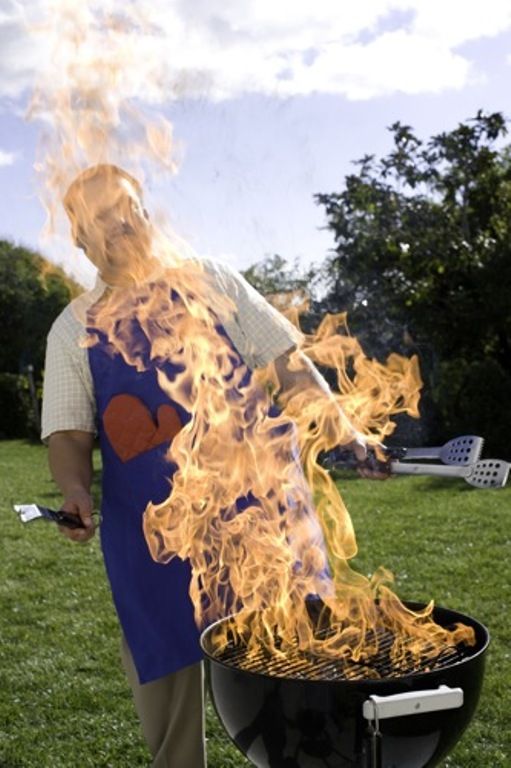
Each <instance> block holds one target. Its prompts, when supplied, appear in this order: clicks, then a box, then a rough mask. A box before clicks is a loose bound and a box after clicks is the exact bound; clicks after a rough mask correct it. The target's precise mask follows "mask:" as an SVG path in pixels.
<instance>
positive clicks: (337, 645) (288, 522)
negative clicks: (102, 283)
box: [30, 0, 472, 660]
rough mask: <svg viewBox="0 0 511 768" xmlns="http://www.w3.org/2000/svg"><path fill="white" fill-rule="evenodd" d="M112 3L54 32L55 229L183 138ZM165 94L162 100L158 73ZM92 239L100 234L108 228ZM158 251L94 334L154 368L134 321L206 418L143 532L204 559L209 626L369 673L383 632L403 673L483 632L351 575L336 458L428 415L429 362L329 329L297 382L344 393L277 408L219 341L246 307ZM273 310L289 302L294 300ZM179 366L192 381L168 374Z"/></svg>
mask: <svg viewBox="0 0 511 768" xmlns="http://www.w3.org/2000/svg"><path fill="white" fill-rule="evenodd" d="M103 5H104V4H103ZM104 7H105V8H106V10H103V11H102V12H101V13H99V15H98V12H97V9H96V5H95V4H94V3H87V2H84V3H81V4H80V5H79V6H77V5H76V4H75V3H69V2H65V1H64V0H60V2H55V3H53V13H52V16H51V17H49V18H48V19H47V20H46V21H44V22H42V23H41V25H40V27H39V33H40V32H41V30H42V32H43V33H44V34H45V35H47V36H49V38H50V40H51V41H53V58H52V61H53V64H52V65H51V66H49V68H47V70H45V74H44V76H42V77H41V80H40V82H39V83H38V85H37V89H36V91H35V93H34V97H33V99H32V105H31V110H30V115H31V116H32V117H37V116H40V115H41V114H44V116H45V118H46V122H47V128H46V131H45V139H44V142H43V145H42V156H41V158H40V160H39V165H38V168H39V170H40V172H41V174H42V178H43V180H44V183H45V189H46V192H47V195H46V197H47V199H48V200H49V201H50V202H49V203H48V211H49V213H50V221H53V218H54V216H53V214H54V211H55V202H56V201H57V200H60V199H62V197H63V195H64V192H65V190H66V188H67V186H68V184H69V182H70V181H71V180H72V179H73V178H74V176H75V175H76V173H77V172H78V171H79V170H81V169H83V168H84V167H86V166H88V165H93V164H95V163H106V162H109V163H112V162H114V163H118V164H120V165H123V166H125V165H126V163H125V162H124V158H129V163H128V166H129V170H130V171H131V172H135V175H138V177H140V176H141V171H142V169H145V173H146V175H147V174H151V173H152V174H154V173H156V171H157V170H158V169H161V168H166V169H169V168H172V167H173V161H172V157H171V154H170V150H171V147H172V142H171V136H172V132H171V126H170V124H169V123H168V122H167V121H165V120H163V119H162V118H159V117H158V118H157V119H153V118H150V117H149V116H148V113H144V112H143V111H142V110H141V108H140V104H139V103H138V107H137V108H135V106H134V100H133V97H134V96H136V97H139V96H140V89H139V90H138V91H137V92H136V93H134V92H133V90H134V85H133V82H132V80H130V73H131V74H133V73H134V72H135V73H136V72H137V69H136V64H137V62H138V59H137V51H139V50H140V48H141V44H142V43H144V42H145V41H146V40H147V36H148V35H149V34H151V30H153V28H154V27H153V25H152V23H151V22H150V21H149V20H147V19H145V20H143V19H141V18H140V16H139V15H137V14H135V11H134V6H133V5H132V4H128V5H127V6H126V11H125V13H124V14H121V15H119V14H118V13H116V14H109V13H108V9H109V7H110V4H108V3H107V4H106V6H105V5H104ZM37 32H38V30H36V33H37ZM143 50H144V51H146V52H147V51H148V49H147V45H144V47H143ZM149 58H150V57H149ZM57 69H58V77H57ZM144 71H148V62H147V61H146V62H145V63H144ZM136 82H138V80H137V81H136ZM150 85H151V93H152V94H153V98H154V92H155V90H157V88H158V79H157V77H155V78H154V79H153V80H152V81H151V84H150ZM160 95H161V94H160ZM81 204H82V206H83V205H85V201H84V200H82V201H81ZM82 213H83V212H82ZM89 226H90V227H91V228H93V227H95V226H97V224H96V223H95V221H93V220H92V214H91V220H90V222H89ZM151 238H152V249H153V250H152V259H154V261H151V270H150V275H147V274H144V270H143V269H142V270H141V269H140V258H139V256H140V254H138V256H137V259H134V261H136V264H134V263H130V264H129V265H127V270H128V271H129V272H130V274H131V276H132V278H133V279H132V281H131V283H132V285H133V287H130V288H124V289H123V290H120V291H119V290H117V291H116V290H113V291H111V292H110V293H109V294H108V295H106V296H105V298H104V300H103V301H102V302H101V304H100V305H99V306H98V307H97V309H96V313H95V318H94V322H95V325H96V327H97V329H98V330H99V331H101V332H102V333H103V334H105V335H106V337H107V338H108V340H109V342H110V344H111V345H112V349H113V350H114V351H115V352H116V353H119V354H122V355H123V357H124V358H125V360H126V361H127V363H128V364H130V365H133V366H135V367H137V368H139V369H140V368H142V367H144V366H146V365H147V364H148V362H147V360H146V359H143V358H142V357H141V355H140V351H139V347H138V346H137V345H136V344H134V342H133V338H132V337H131V335H130V333H129V328H130V327H131V325H130V324H131V323H132V322H134V321H136V324H137V327H138V328H139V329H140V330H141V332H142V333H143V334H144V335H145V337H146V339H147V340H148V342H149V343H150V348H151V355H150V357H151V360H150V362H149V364H150V365H154V366H155V367H156V369H157V370H158V381H159V384H160V386H161V388H162V389H163V390H164V391H165V392H166V393H168V395H169V397H170V398H172V400H174V401H176V402H177V403H179V404H180V405H182V406H183V408H185V409H186V411H188V412H189V413H190V414H191V419H190V421H189V422H188V423H187V424H186V425H185V426H184V427H183V429H182V430H181V431H180V432H179V433H178V435H177V436H176V437H175V438H174V440H173V442H172V444H171V446H170V448H169V451H168V460H169V463H172V464H173V465H174V466H176V467H177V470H176V471H175V473H174V475H173V478H172V486H171V491H170V495H169V497H168V499H167V500H166V501H165V502H164V503H162V504H158V505H154V504H149V505H148V507H147V509H146V511H145V517H144V532H145V536H146V539H147V543H148V546H149V548H150V551H151V554H152V556H153V557H154V558H155V559H156V560H159V561H160V562H168V561H169V560H170V559H172V558H173V557H180V558H182V559H189V561H190V563H191V566H192V581H191V587H190V594H191V598H192V600H193V604H194V606H195V611H196V618H197V622H198V623H199V624H201V625H205V624H207V623H209V622H211V621H212V620H214V619H216V618H218V617H221V616H225V615H226V614H229V615H230V614H232V615H234V618H233V622H232V624H231V626H230V631H234V632H237V633H238V634H239V635H240V636H242V637H243V638H244V640H245V642H246V643H247V644H248V645H249V647H250V648H260V647H261V646H264V647H266V648H268V649H270V650H272V651H273V652H279V653H280V652H282V651H283V650H284V651H285V648H286V645H293V644H296V643H297V642H298V644H299V645H300V646H301V647H303V648H308V649H312V650H313V651H315V652H318V653H321V654H332V655H335V656H336V657H346V658H348V659H354V660H357V659H361V658H366V657H368V656H370V655H371V654H372V653H374V652H375V651H376V650H377V645H378V631H377V630H378V629H380V628H382V629H385V630H390V631H391V632H392V633H393V635H394V637H395V643H394V650H393V653H394V658H395V659H399V658H402V657H403V656H407V657H411V658H412V659H415V660H419V659H422V658H424V657H428V656H434V655H436V654H437V653H438V652H439V650H440V649H441V648H442V647H443V646H444V645H445V644H454V643H457V642H459V641H461V640H464V641H466V642H470V641H471V640H472V637H471V630H469V629H467V628H463V627H456V628H454V629H453V630H452V631H448V630H446V629H443V628H441V627H439V626H437V625H436V624H434V623H433V621H432V619H431V613H432V605H429V606H428V607H427V608H425V609H424V610H423V611H422V612H420V613H413V612H411V611H409V610H408V609H407V608H405V607H404V606H403V605H402V604H401V603H400V601H399V600H398V598H397V597H396V596H395V595H394V594H393V592H392V591H391V590H390V587H389V582H390V581H391V575H390V574H389V573H388V572H387V571H385V570H384V569H381V570H379V571H378V572H377V573H376V574H375V575H374V576H373V577H372V578H371V579H367V578H365V577H364V576H362V575H361V574H359V573H357V572H356V571H354V570H353V569H352V568H351V567H350V565H349V560H350V559H351V558H352V557H353V556H354V555H355V554H356V541H355V534H354V531H353V526H352V523H351V520H350V517H349V514H348V512H347V510H346V508H345V506H344V504H343V502H342V499H341V497H340V495H339V492H338V489H337V487H336V485H335V483H334V482H333V480H332V478H331V477H330V475H329V474H328V472H327V471H326V470H325V469H324V468H322V467H321V466H320V464H319V463H318V456H319V455H320V454H321V453H322V452H324V451H327V450H329V449H331V448H333V447H334V446H336V445H342V444H345V443H347V442H348V441H349V440H350V439H351V436H352V426H353V427H355V428H356V429H357V430H358V431H360V432H361V433H363V434H365V435H366V437H367V439H368V441H369V443H371V444H374V445H378V444H379V443H380V441H383V440H384V439H385V438H386V437H387V436H388V435H389V434H390V433H391V432H392V430H393V428H394V425H393V422H392V420H391V417H392V416H393V415H394V414H396V413H399V412H406V413H408V414H410V415H411V416H417V415H418V411H417V407H418V398H419V390H420V387H421V381H420V375H419V370H418V362H417V358H416V357H413V358H411V359H406V358H403V357H399V356H398V355H391V356H390V357H389V358H388V360H387V362H386V364H385V365H383V364H381V363H378V362H376V361H375V360H370V359H368V358H367V357H366V356H365V355H364V353H363V351H362V349H361V347H360V345H359V343H358V341H357V340H356V339H355V338H353V337H352V336H351V335H350V334H349V332H348V329H347V325H346V316H345V315H328V316H326V317H325V318H324V320H323V321H322V323H321V324H320V326H319V328H318V330H317V332H316V333H315V334H314V335H310V336H303V343H302V345H301V348H300V349H296V350H295V351H294V353H293V354H291V356H290V360H289V368H290V369H291V370H293V371H295V372H299V371H300V369H301V368H303V369H304V370H305V369H306V368H307V366H306V365H305V363H304V358H303V356H302V355H303V354H305V355H306V356H307V357H308V358H309V359H310V360H311V361H313V362H314V363H316V364H318V365H321V366H323V367H326V368H330V369H331V370H332V371H334V372H335V375H336V378H337V383H338V389H339V392H340V393H341V394H333V393H326V392H325V393H321V392H320V391H318V389H317V388H313V387H296V388H295V389H294V390H292V391H288V392H286V393H285V394H282V395H280V396H279V397H278V400H277V401H276V400H275V397H276V393H278V390H279V378H278V374H277V371H276V369H275V366H274V365H270V366H269V367H268V369H266V370H262V371H261V370H260V371H257V372H256V373H255V374H251V373H250V371H248V369H247V367H246V365H245V364H244V363H243V361H242V360H241V359H240V357H239V355H238V354H237V352H236V350H235V349H234V348H233V346H232V344H231V342H230V340H229V338H228V337H227V336H226V334H225V333H224V332H223V330H222V328H221V324H222V323H224V324H228V322H229V318H230V317H232V313H233V312H234V310H235V308H234V307H233V306H231V305H230V303H229V301H228V300H226V299H225V297H223V296H222V295H220V294H219V293H218V291H216V290H215V286H214V285H213V284H212V283H211V281H210V279H209V277H208V276H207V274H206V273H205V272H204V271H203V269H202V268H201V265H200V262H199V261H198V260H194V259H189V258H184V256H183V254H182V253H180V252H179V248H176V241H175V240H174V241H170V240H169V239H168V238H167V237H166V236H164V234H163V233H162V231H157V230H156V227H153V229H152V231H151ZM104 256H105V258H107V257H108V253H106V254H104ZM155 264H157V266H156V267H155ZM274 299H275V302H276V304H277V305H279V302H280V306H284V305H287V306H289V297H287V298H284V299H283V297H280V298H279V297H274ZM299 313H300V307H292V309H291V310H290V316H291V319H293V321H294V322H295V323H296V324H298V316H299ZM119 318H122V319H123V320H126V321H127V322H118V319H119ZM168 361H170V362H172V363H173V364H174V365H175V366H177V368H178V370H179V371H181V372H180V373H177V374H176V375H174V376H172V377H169V376H167V375H166V374H165V362H168ZM276 405H277V406H278V408H276ZM342 413H343V414H344V416H342V415H341V414H342ZM384 492H385V489H384V488H382V493H384ZM311 595H314V596H318V597H319V598H321V600H322V602H323V604H324V605H325V610H327V611H328V615H329V625H330V630H331V631H330V632H329V633H328V635H327V637H326V638H322V639H321V638H319V637H318V635H317V633H315V632H314V627H313V625H312V623H311V620H310V617H309V611H308V598H309V597H310V596H311ZM277 639H278V640H277ZM217 642H218V644H219V646H221V645H222V643H224V642H226V636H225V635H224V636H218V637H217ZM277 646H278V648H277Z"/></svg>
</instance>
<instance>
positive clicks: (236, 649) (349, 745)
mask: <svg viewBox="0 0 511 768" xmlns="http://www.w3.org/2000/svg"><path fill="white" fill-rule="evenodd" d="M405 605H407V607H408V608H411V609H412V610H419V609H421V608H423V607H424V606H423V605H419V604H416V603H405ZM433 619H434V620H435V621H436V622H437V623H438V624H440V625H441V626H443V627H446V628H447V627H451V625H454V624H455V623H457V622H461V623H462V624H466V625H468V626H470V627H472V628H473V629H474V632H475V640H476V642H475V645H473V646H466V645H460V646H454V647H453V646H446V647H445V649H444V650H442V652H441V653H440V654H439V655H438V656H437V657H435V658H434V659H429V660H428V661H427V662H424V663H423V664H422V666H419V667H418V668H417V667H414V669H413V672H410V670H409V669H407V668H406V666H403V667H399V666H396V665H395V664H393V663H392V662H391V661H390V655H389V650H390V646H391V645H392V642H393V639H392V637H389V638H387V639H385V638H383V639H382V641H381V642H380V643H379V650H378V654H377V657H376V658H374V659H371V668H370V669H369V668H368V667H367V662H365V663H364V664H365V666H363V667H361V668H360V669H358V670H357V668H356V666H355V667H353V665H351V666H350V667H347V666H346V665H345V664H344V663H342V662H340V661H337V660H332V659H331V658H326V657H325V658H323V657H318V656H315V657H312V656H311V655H310V654H307V653H305V652H303V651H300V650H298V649H296V651H293V650H291V652H290V653H287V652H286V654H285V657H284V658H282V655H279V656H269V654H268V653H267V652H265V651H262V650H261V652H260V653H258V654H256V655H255V656H254V655H251V656H250V657H247V655H246V651H245V646H244V645H243V644H242V642H241V641H238V642H235V641H234V639H232V640H231V641H230V642H229V643H228V645H227V646H226V647H225V648H223V650H222V651H221V652H218V651H215V643H214V638H215V633H216V632H217V630H218V628H219V626H220V625H222V624H224V623H225V622H229V621H230V619H229V618H224V619H221V620H220V621H219V622H216V624H213V625H211V626H210V627H208V628H207V629H206V630H205V631H204V632H203V634H202V637H201V645H202V649H203V651H204V654H205V658H206V668H207V675H208V681H209V689H210V693H211V698H212V701H213V704H214V707H215V709H216V712H217V714H218V717H219V719H220V721H221V723H222V724H223V726H224V728H225V730H226V731H227V733H228V734H229V736H230V738H231V739H232V741H233V742H234V743H235V744H236V746H237V747H238V749H239V750H241V752H242V753H243V754H244V755H245V756H246V757H247V758H248V759H249V760H250V761H251V762H252V763H253V764H254V765H255V766H257V767H258V768H426V767H428V768H429V767H430V766H435V765H438V763H439V761H440V760H442V758H444V757H445V755H446V754H447V753H448V752H449V751H450V750H451V749H452V748H453V747H454V745H455V744H456V743H457V741H458V740H459V738H460V737H461V735H462V733H463V731H464V730H465V728H466V727H467V726H468V724H469V722H470V720H471V718H472V716H473V714H474V711H475V709H476V706H477V702H478V699H479V694H480V691H481V686H482V681H483V674H484V663H485V654H486V650H487V648H488V643H489V634H488V630H487V629H486V628H485V627H484V626H483V625H482V624H480V623H479V622H478V621H476V620H475V619H473V618H471V617H469V616H465V615H463V614H461V613H457V612H455V611H451V610H447V609H445V608H439V607H436V608H435V609H434V612H433ZM232 637H233V638H234V636H232Z"/></svg>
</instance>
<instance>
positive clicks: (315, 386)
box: [274, 349, 390, 480]
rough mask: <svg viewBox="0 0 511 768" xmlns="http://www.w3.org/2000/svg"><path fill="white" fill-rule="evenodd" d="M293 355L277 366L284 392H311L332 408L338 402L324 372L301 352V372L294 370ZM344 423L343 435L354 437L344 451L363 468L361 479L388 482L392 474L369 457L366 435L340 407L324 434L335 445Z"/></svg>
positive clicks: (277, 360)
mask: <svg viewBox="0 0 511 768" xmlns="http://www.w3.org/2000/svg"><path fill="white" fill-rule="evenodd" d="M293 351H294V350H293V349H291V350H289V352H286V353H285V354H284V355H281V356H280V357H278V358H277V359H276V360H275V362H274V365H275V372H276V374H277V379H278V381H279V384H280V387H281V390H282V392H284V393H286V392H291V391H293V390H294V391H298V392H299V391H305V390H308V391H310V392H313V393H315V397H317V399H318V401H319V402H321V401H323V402H326V403H328V404H329V406H331V405H332V403H335V401H334V399H333V395H332V392H331V390H330V387H329V386H328V384H327V382H326V381H325V379H324V378H323V377H322V376H321V374H320V372H319V371H318V370H317V368H315V366H314V365H313V364H312V362H311V361H310V360H309V358H308V357H307V356H306V355H304V354H303V353H301V352H299V353H297V355H298V356H299V359H300V361H301V366H299V367H298V368H297V367H296V366H294V367H293V366H292V365H291V364H290V355H291V354H292V353H293ZM334 422H335V423H334ZM340 423H344V430H343V431H344V432H345V434H346V437H348V438H349V437H351V440H349V442H346V443H344V442H343V444H342V445H341V446H340V447H342V448H348V449H349V450H350V451H352V452H353V454H354V455H355V458H356V459H357V462H358V464H359V466H358V467H357V471H358V473H359V475H360V476H361V477H367V478H371V479H373V480H386V479H387V478H388V477H389V474H390V473H389V471H387V470H386V467H385V464H384V463H382V462H377V461H375V460H373V459H372V457H371V458H369V457H368V452H367V444H366V439H365V437H364V435H363V434H362V433H361V432H357V431H356V430H355V429H354V427H353V426H352V425H351V424H350V422H349V421H348V418H347V417H346V415H345V414H344V413H343V411H342V410H341V409H340V408H339V407H338V406H337V405H335V409H334V418H333V419H330V421H329V420H328V419H326V418H325V419H324V420H323V424H322V427H323V430H327V431H331V435H329V441H330V444H331V445H332V440H335V435H336V433H338V431H339V424H340Z"/></svg>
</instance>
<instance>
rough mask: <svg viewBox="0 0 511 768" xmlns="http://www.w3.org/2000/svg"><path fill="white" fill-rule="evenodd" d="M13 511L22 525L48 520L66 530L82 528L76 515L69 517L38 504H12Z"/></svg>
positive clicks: (64, 513)
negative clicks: (33, 521)
mask: <svg viewBox="0 0 511 768" xmlns="http://www.w3.org/2000/svg"><path fill="white" fill-rule="evenodd" d="M14 511H15V512H17V513H18V515H19V518H20V520H21V522H22V523H30V522H32V520H41V519H42V520H48V521H49V522H52V523H57V525H63V526H65V527H66V528H84V527H85V526H84V525H83V523H82V521H81V520H80V518H79V517H77V516H76V515H70V514H69V513H68V512H63V511H62V510H58V511H57V510H55V509H49V508H48V507H41V506H40V505H39V504H14Z"/></svg>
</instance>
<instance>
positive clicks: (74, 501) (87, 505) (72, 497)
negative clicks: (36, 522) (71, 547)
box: [59, 489, 96, 541]
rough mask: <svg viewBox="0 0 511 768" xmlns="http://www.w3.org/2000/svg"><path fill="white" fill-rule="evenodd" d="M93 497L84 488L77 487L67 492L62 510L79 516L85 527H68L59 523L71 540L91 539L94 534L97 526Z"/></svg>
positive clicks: (61, 529)
mask: <svg viewBox="0 0 511 768" xmlns="http://www.w3.org/2000/svg"><path fill="white" fill-rule="evenodd" d="M93 508H94V507H93V502H92V497H91V495H90V494H89V493H87V491H85V490H83V489H76V490H74V491H71V492H69V493H68V494H67V496H66V498H65V500H64V503H63V504H62V506H61V510H62V511H64V512H67V513H68V514H70V515H75V516H76V517H78V518H79V519H80V520H81V522H82V525H83V526H84V527H83V528H67V527H66V526H64V525H59V530H60V531H61V533H63V534H64V536H66V537H67V538H68V539H71V541H89V539H92V537H93V536H94V533H95V531H96V526H95V523H94V520H93V519H92V511H93Z"/></svg>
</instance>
